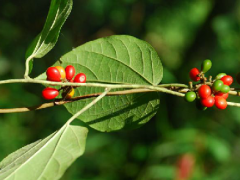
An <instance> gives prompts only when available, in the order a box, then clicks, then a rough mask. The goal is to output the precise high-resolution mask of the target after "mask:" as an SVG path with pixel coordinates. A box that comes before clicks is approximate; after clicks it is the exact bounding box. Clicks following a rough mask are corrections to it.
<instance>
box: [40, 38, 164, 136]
mask: <svg viewBox="0 0 240 180" xmlns="http://www.w3.org/2000/svg"><path fill="white" fill-rule="evenodd" d="M59 64H61V65H62V66H63V67H66V66H67V65H70V64H71V65H73V66H74V67H75V69H76V72H77V73H80V72H83V73H85V74H86V76H87V82H98V83H124V84H141V85H157V84H159V83H160V81H161V79H162V76H163V68H162V64H161V61H160V59H159V57H158V55H157V53H156V51H155V50H154V49H153V48H152V46H150V45H149V44H148V43H146V42H145V41H142V40H139V39H137V38H134V37H131V36H126V35H120V36H110V37H106V38H101V39H98V40H95V41H91V42H88V43H86V44H84V45H82V46H79V47H78V48H76V49H73V50H72V51H71V52H69V53H67V54H65V55H64V56H63V57H62V58H61V59H60V61H59V62H57V63H56V64H55V65H59ZM55 65H54V66H55ZM44 78H46V75H45V74H42V75H41V76H39V77H38V79H44ZM117 90H119V89H114V90H112V91H117ZM121 90H122V89H121ZM103 91H104V89H103V88H95V87H79V88H76V89H75V96H80V95H86V94H92V93H99V92H103ZM90 101H92V98H90V99H85V100H81V101H76V102H73V103H68V104H66V105H65V106H66V108H67V110H68V111H69V112H70V113H71V114H75V113H76V112H78V111H79V110H80V109H81V108H83V107H84V106H85V105H86V104H88V103H89V102H90ZM159 103H160V100H159V96H158V93H156V92H150V93H138V94H129V95H118V96H111V97H110V96H108V97H104V98H103V99H102V100H101V101H99V102H98V103H97V104H96V105H95V106H93V107H91V108H90V109H89V110H88V111H86V112H85V113H83V114H82V115H80V116H79V117H78V118H79V119H80V120H82V121H84V122H86V123H87V124H88V125H89V126H91V127H92V128H94V129H97V130H99V131H103V132H105V131H107V132H110V131H115V130H120V129H123V128H126V129H128V128H136V127H138V126H140V125H142V124H144V123H146V122H148V121H149V120H150V119H151V118H152V117H153V116H154V115H155V113H156V112H157V110H158V108H159Z"/></svg>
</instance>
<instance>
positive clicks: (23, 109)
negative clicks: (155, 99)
mask: <svg viewBox="0 0 240 180" xmlns="http://www.w3.org/2000/svg"><path fill="white" fill-rule="evenodd" d="M144 92H153V90H149V89H130V90H125V91H116V92H108V93H107V94H106V96H116V95H126V94H135V93H144ZM100 94H102V93H94V94H87V95H84V96H78V97H74V98H72V99H69V100H62V99H56V100H55V101H54V102H49V103H44V104H40V105H37V106H32V107H21V108H9V109H0V114H2V113H18V112H28V111H34V110H40V109H44V108H50V107H53V106H59V105H63V104H66V103H71V102H74V101H79V100H82V99H87V98H92V97H97V96H99V95H100Z"/></svg>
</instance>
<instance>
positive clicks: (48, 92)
mask: <svg viewBox="0 0 240 180" xmlns="http://www.w3.org/2000/svg"><path fill="white" fill-rule="evenodd" d="M58 94H59V92H58V90H57V89H55V88H51V87H47V88H45V89H44V90H43V91H42V96H43V98H44V99H47V100H51V99H54V98H55V97H57V96H58Z"/></svg>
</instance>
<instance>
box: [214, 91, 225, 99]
mask: <svg viewBox="0 0 240 180" xmlns="http://www.w3.org/2000/svg"><path fill="white" fill-rule="evenodd" d="M214 95H215V97H222V98H224V99H227V98H228V93H222V92H217V93H215V94H214Z"/></svg>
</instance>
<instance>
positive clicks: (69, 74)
mask: <svg viewBox="0 0 240 180" xmlns="http://www.w3.org/2000/svg"><path fill="white" fill-rule="evenodd" d="M65 72H66V79H67V80H68V81H70V80H71V79H72V78H73V77H74V75H75V68H74V67H73V66H72V65H68V66H67V67H66V68H65Z"/></svg>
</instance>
